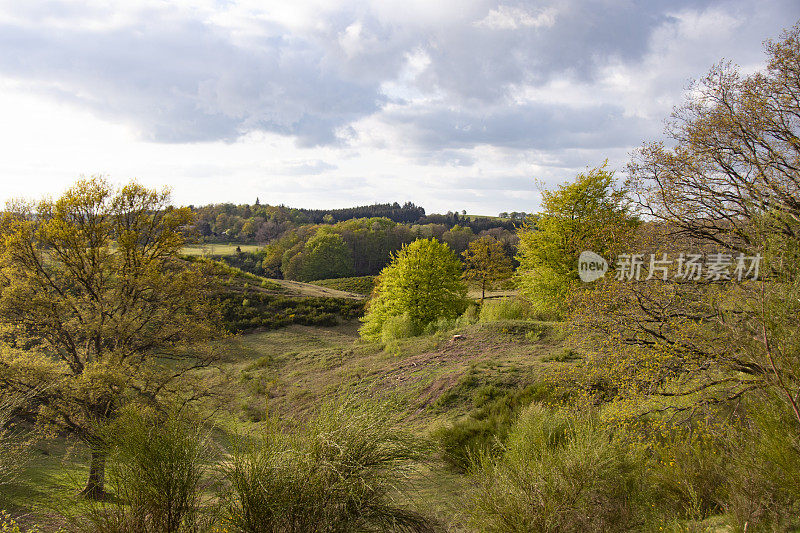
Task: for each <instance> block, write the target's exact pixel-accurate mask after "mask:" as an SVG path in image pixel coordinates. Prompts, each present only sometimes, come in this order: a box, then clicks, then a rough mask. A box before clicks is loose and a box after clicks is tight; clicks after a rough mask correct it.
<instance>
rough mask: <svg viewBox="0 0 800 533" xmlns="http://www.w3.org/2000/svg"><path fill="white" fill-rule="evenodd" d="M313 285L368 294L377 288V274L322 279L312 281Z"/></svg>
mask: <svg viewBox="0 0 800 533" xmlns="http://www.w3.org/2000/svg"><path fill="white" fill-rule="evenodd" d="M311 283H312V284H313V285H319V286H320V287H327V288H329V289H336V290H339V291H347V292H354V293H356V294H364V295H368V294H370V293H372V289H374V288H375V276H357V277H353V278H333V279H320V280H316V281H312V282H311Z"/></svg>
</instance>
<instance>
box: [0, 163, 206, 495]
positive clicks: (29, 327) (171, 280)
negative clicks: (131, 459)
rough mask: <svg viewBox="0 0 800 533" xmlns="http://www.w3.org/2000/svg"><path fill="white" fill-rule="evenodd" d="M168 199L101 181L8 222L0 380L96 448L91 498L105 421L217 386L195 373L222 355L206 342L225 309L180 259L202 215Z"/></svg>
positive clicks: (11, 210) (17, 210)
mask: <svg viewBox="0 0 800 533" xmlns="http://www.w3.org/2000/svg"><path fill="white" fill-rule="evenodd" d="M169 201H170V193H169V191H168V190H163V191H156V190H151V189H147V188H145V187H142V186H140V185H138V184H136V183H130V184H128V185H126V186H124V187H122V188H121V189H119V190H116V191H115V190H113V188H112V186H111V185H110V184H109V183H108V182H107V181H105V180H104V179H102V178H97V177H95V178H90V179H83V180H80V181H78V182H77V183H76V184H75V185H74V186H73V187H72V188H70V189H69V190H68V191H67V192H66V193H64V194H63V195H62V196H61V197H60V198H58V199H56V200H48V199H45V200H42V201H41V202H39V203H37V204H33V203H30V202H15V203H11V204H9V206H8V207H7V209H6V211H5V213H4V215H3V217H2V221H1V222H0V327H1V328H2V329H0V341H2V350H0V384H1V385H2V386H3V387H4V388H8V389H10V390H19V391H20V392H21V393H23V394H30V393H31V391H35V392H34V398H35V401H36V402H37V403H38V405H39V406H40V408H39V412H38V415H39V417H40V418H41V419H42V420H44V421H46V422H49V423H51V424H55V425H56V426H58V427H60V428H63V429H65V430H67V431H69V432H71V433H73V434H74V435H76V436H77V437H78V438H80V439H81V440H83V441H84V442H85V443H86V444H87V445H89V447H90V448H91V449H92V465H91V468H90V474H89V482H88V484H87V487H86V493H87V494H89V495H97V494H100V493H102V491H103V467H104V457H105V445H106V443H105V441H104V438H103V437H102V426H103V425H104V424H105V423H107V422H108V421H110V420H112V419H113V418H114V417H115V416H116V414H117V413H118V412H119V410H120V408H121V407H122V406H123V405H125V404H127V403H130V402H144V403H147V404H151V405H158V404H159V403H162V402H164V401H167V400H169V401H178V402H179V403H181V404H183V405H186V404H187V403H189V402H192V401H193V400H196V399H198V398H200V397H201V396H203V394H204V392H205V391H206V390H207V387H206V386H209V385H211V384H213V382H214V380H213V379H212V378H211V377H210V376H209V375H208V374H207V373H206V374H205V375H204V376H203V378H202V381H201V380H200V379H199V376H197V374H196V373H195V372H194V371H198V370H201V369H207V368H208V367H209V366H210V365H212V364H213V363H214V361H215V360H216V355H215V353H214V351H213V350H211V349H210V348H208V347H207V346H205V345H204V344H203V343H202V341H204V340H208V339H213V338H216V337H217V336H218V335H219V328H218V321H217V320H216V317H217V316H218V313H217V311H216V309H215V308H214V307H213V306H212V305H211V304H210V301H211V300H210V299H208V298H207V297H206V296H207V290H206V289H207V286H208V285H207V283H206V281H205V279H204V276H203V275H202V273H201V272H200V271H199V270H197V268H194V267H192V266H189V265H187V264H185V263H183V262H181V261H180V260H179V259H178V257H177V256H178V253H179V252H180V250H181V248H182V247H183V245H184V237H183V234H182V230H183V228H185V227H187V226H188V225H190V224H191V223H192V222H193V217H192V214H191V212H190V210H189V209H186V208H181V209H176V208H173V207H171V206H170V204H169Z"/></svg>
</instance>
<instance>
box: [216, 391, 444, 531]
mask: <svg viewBox="0 0 800 533" xmlns="http://www.w3.org/2000/svg"><path fill="white" fill-rule="evenodd" d="M396 423H397V420H396V419H395V416H394V415H393V411H392V410H391V409H390V408H389V407H388V405H387V404H385V403H378V402H374V401H365V400H364V399H360V398H355V397H349V398H339V399H338V400H335V401H331V402H327V403H325V404H324V405H323V406H322V408H321V410H320V412H319V413H318V414H317V415H316V416H314V417H313V418H312V419H311V420H310V421H309V422H308V423H307V424H306V425H305V426H304V427H302V428H300V429H298V430H297V431H295V432H293V433H288V432H284V431H281V430H280V429H279V428H278V427H277V426H276V425H274V424H273V423H271V424H270V425H268V426H267V427H266V428H265V432H264V434H263V435H262V436H261V438H260V439H259V440H258V441H257V443H256V444H254V445H251V446H249V447H247V448H246V449H245V450H243V451H239V452H238V453H234V454H233V457H232V458H231V462H230V465H229V467H228V468H227V471H226V476H227V478H228V480H229V482H230V485H231V492H230V494H229V496H228V498H227V510H228V514H229V517H228V518H229V521H230V523H231V525H233V526H234V527H236V528H238V529H239V530H240V531H244V532H253V533H255V532H258V533H268V532H285V531H297V532H300V531H302V532H310V533H313V532H317V531H319V532H321V531H326V532H327V531H392V530H395V531H430V530H432V528H433V523H432V522H431V521H430V520H429V519H427V518H426V517H424V516H423V515H421V514H420V513H418V512H415V511H413V510H411V509H409V508H407V507H403V506H400V505H398V504H397V503H396V502H395V498H396V497H397V495H398V491H402V490H403V489H404V488H405V487H407V486H408V483H409V477H410V476H411V475H412V474H413V473H414V472H415V468H414V462H415V461H419V460H421V459H423V458H424V457H425V456H426V455H427V454H426V452H427V446H426V445H425V444H424V443H422V442H421V441H420V440H419V439H417V438H415V437H413V436H412V435H411V434H410V433H407V432H405V431H402V430H399V429H396Z"/></svg>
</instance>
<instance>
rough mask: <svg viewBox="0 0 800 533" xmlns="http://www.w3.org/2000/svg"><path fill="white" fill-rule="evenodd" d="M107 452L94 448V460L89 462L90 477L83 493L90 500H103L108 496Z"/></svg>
mask: <svg viewBox="0 0 800 533" xmlns="http://www.w3.org/2000/svg"><path fill="white" fill-rule="evenodd" d="M105 480H106V452H105V451H103V450H92V460H91V462H90V464H89V479H88V480H87V481H86V486H85V487H84V488H83V490H82V491H81V494H82V495H83V496H85V497H86V498H89V499H90V500H102V499H104V498H105V497H106V491H105Z"/></svg>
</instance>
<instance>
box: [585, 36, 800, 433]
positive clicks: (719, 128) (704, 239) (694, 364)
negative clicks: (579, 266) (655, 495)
mask: <svg viewBox="0 0 800 533" xmlns="http://www.w3.org/2000/svg"><path fill="white" fill-rule="evenodd" d="M766 50H767V53H768V56H769V57H768V63H767V69H766V71H765V72H758V73H755V74H753V75H750V76H744V77H743V76H742V75H741V74H740V73H739V72H738V70H737V68H736V67H735V66H733V65H731V64H729V63H722V64H719V65H717V66H715V67H713V68H712V69H711V70H710V72H709V73H708V75H707V76H706V77H705V78H703V79H702V80H700V82H698V83H696V84H695V86H694V88H693V89H694V90H693V91H692V92H691V93H690V95H689V96H688V98H687V101H686V102H685V103H684V104H683V105H682V106H681V107H679V108H678V109H676V110H675V112H674V113H673V115H672V118H671V120H670V121H669V123H668V132H669V135H670V137H671V140H672V141H673V143H672V144H673V147H672V148H668V147H666V146H665V145H663V144H661V143H649V144H645V145H644V146H643V147H642V148H641V149H640V150H639V151H638V152H637V153H636V154H635V155H634V157H633V159H632V161H631V163H630V165H629V167H628V174H629V186H630V188H631V191H632V192H633V193H634V194H635V199H636V202H637V204H638V205H639V209H640V210H641V211H643V212H644V213H645V214H647V215H648V217H650V218H652V219H653V220H654V221H657V223H656V222H653V223H651V224H649V226H650V227H651V228H652V229H653V231H652V232H658V233H660V235H659V236H658V237H657V238H656V239H655V246H656V247H657V251H658V253H659V254H660V253H661V251H662V250H670V248H672V249H675V248H676V247H677V248H679V249H680V251H686V250H687V249H689V248H690V247H691V248H693V249H694V250H695V251H696V250H712V251H714V252H716V253H723V254H726V255H729V256H731V257H732V258H735V257H736V256H737V255H738V254H742V255H743V256H748V257H757V256H761V257H762V259H763V261H762V264H761V266H760V275H759V278H760V279H759V280H758V281H753V280H744V281H743V282H741V283H740V282H737V281H731V282H727V283H716V282H713V281H708V280H699V281H695V282H692V283H677V282H676V283H667V284H663V283H614V284H610V286H609V287H608V288H607V290H604V291H602V292H600V293H598V294H596V295H592V294H591V293H587V296H588V297H590V301H586V302H585V303H584V306H583V309H584V312H583V313H581V316H579V317H578V318H579V319H580V322H581V325H582V326H584V329H586V330H587V331H589V332H594V333H595V334H596V335H595V338H596V339H599V342H598V344H599V351H600V354H599V355H600V357H602V358H603V361H599V362H598V363H597V364H596V365H595V366H597V367H602V368H608V369H614V368H618V369H620V371H619V372H617V377H616V378H615V379H616V382H617V383H618V384H621V385H620V386H619V390H624V391H626V393H625V394H626V395H628V397H629V398H628V399H630V396H631V395H633V394H641V395H643V396H647V397H649V398H656V399H659V398H660V399H663V398H672V399H675V398H679V399H680V402H673V403H672V404H670V405H668V406H667V407H663V406H661V407H660V409H662V410H664V409H671V410H685V411H686V412H690V411H693V410H695V409H696V408H697V407H698V405H700V404H703V405H708V404H719V403H725V402H731V401H738V400H739V399H741V398H742V396H743V395H745V394H749V393H752V392H753V391H760V392H762V393H763V392H764V391H767V392H770V393H775V394H776V395H777V397H779V398H781V399H782V401H783V402H784V405H785V407H786V409H787V412H788V413H791V416H792V417H793V418H794V419H795V420H796V422H797V423H796V424H795V427H794V431H795V432H797V433H800V405H798V402H800V355H799V354H800V327H798V322H797V316H798V314H800V301H798V299H797V291H798V290H800V267H799V266H798V265H800V202H798V198H800V164H798V161H800V121H799V120H798V117H800V89H799V88H800V25H795V26H794V27H793V28H791V29H790V30H788V31H787V32H785V33H784V35H783V37H782V39H781V40H780V41H778V42H773V41H768V42H767V43H766ZM654 251H656V250H655V247H654ZM676 251H678V250H676ZM632 369H635V372H634V373H631V372H629V370H632ZM626 375H627V377H626ZM634 380H635V383H634ZM632 401H633V402H635V403H636V404H637V405H640V406H643V405H647V404H646V403H645V402H643V401H641V398H634V399H633V400H632Z"/></svg>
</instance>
